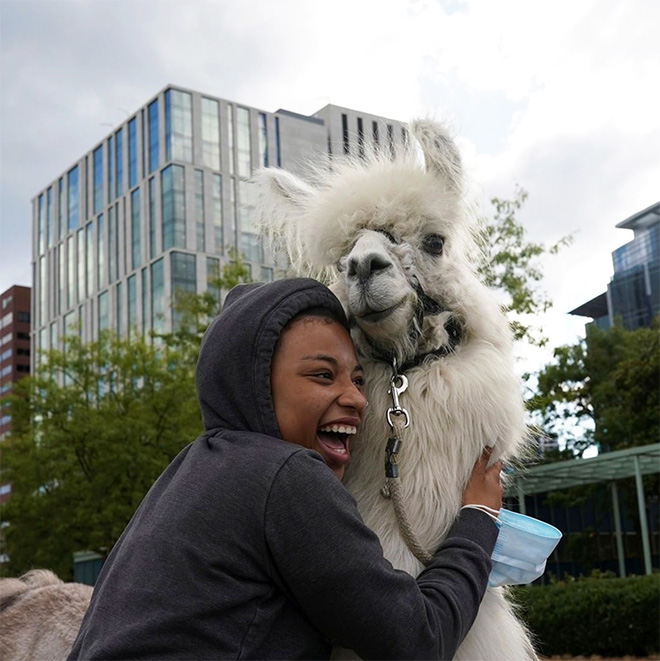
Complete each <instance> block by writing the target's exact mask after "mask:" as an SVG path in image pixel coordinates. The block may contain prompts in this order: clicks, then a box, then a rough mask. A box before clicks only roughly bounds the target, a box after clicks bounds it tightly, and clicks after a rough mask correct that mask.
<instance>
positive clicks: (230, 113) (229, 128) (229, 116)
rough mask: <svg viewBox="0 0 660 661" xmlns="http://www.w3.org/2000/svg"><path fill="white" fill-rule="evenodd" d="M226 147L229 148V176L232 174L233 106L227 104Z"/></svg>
mask: <svg viewBox="0 0 660 661" xmlns="http://www.w3.org/2000/svg"><path fill="white" fill-rule="evenodd" d="M227 147H228V148H229V174H234V106H232V105H231V104H230V103H228V104H227Z"/></svg>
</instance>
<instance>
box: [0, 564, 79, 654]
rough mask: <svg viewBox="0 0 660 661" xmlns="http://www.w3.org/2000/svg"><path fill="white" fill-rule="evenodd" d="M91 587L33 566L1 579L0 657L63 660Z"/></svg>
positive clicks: (67, 652)
mask: <svg viewBox="0 0 660 661" xmlns="http://www.w3.org/2000/svg"><path fill="white" fill-rule="evenodd" d="M91 595H92V588H91V587H90V586H89V585H82V584H81V583H64V582H62V581H61V580H60V579H59V578H57V576H55V574H53V572H51V571H47V570H44V569H34V570H32V571H30V572H28V573H27V574H25V575H24V576H22V577H21V578H3V579H0V659H7V660H9V659H11V660H12V661H32V660H33V659H40V660H43V661H62V659H66V657H67V656H68V655H69V652H70V651H71V648H72V647H73V643H74V641H75V639H76V636H77V635H78V629H79V628H80V624H81V622H82V619H83V616H84V615H85V611H86V610H87V607H88V605H89V600H90V598H91Z"/></svg>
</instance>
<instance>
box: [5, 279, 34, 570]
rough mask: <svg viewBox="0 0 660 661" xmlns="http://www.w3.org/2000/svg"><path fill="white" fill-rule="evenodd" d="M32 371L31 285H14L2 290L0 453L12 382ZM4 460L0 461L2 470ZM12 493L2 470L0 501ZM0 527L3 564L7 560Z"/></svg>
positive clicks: (8, 418)
mask: <svg viewBox="0 0 660 661" xmlns="http://www.w3.org/2000/svg"><path fill="white" fill-rule="evenodd" d="M29 373H30V288H29V287H21V286H20V285H14V286H13V287H10V288H9V289H7V290H6V291H4V292H3V293H2V294H0V453H1V452H2V447H1V444H2V440H3V439H4V438H5V437H6V436H7V435H8V434H9V432H10V431H11V409H10V408H9V407H7V406H5V404H6V402H7V397H8V396H9V394H10V393H11V390H12V386H13V384H14V383H16V381H18V380H19V379H20V378H21V377H23V376H26V375H27V374H29ZM1 467H2V461H0V471H1ZM10 494H11V485H10V484H9V483H8V482H7V481H6V480H4V479H3V478H2V473H1V472H0V505H2V504H3V503H5V502H6V501H7V499H8V498H9V496H10ZM2 549H3V537H2V530H0V564H2V563H4V562H6V561H7V558H6V555H5V554H4V552H3V550H2Z"/></svg>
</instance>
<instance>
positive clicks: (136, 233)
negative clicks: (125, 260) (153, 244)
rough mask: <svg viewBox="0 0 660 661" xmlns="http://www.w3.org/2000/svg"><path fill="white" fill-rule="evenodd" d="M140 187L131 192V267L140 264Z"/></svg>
mask: <svg viewBox="0 0 660 661" xmlns="http://www.w3.org/2000/svg"><path fill="white" fill-rule="evenodd" d="M140 263H141V260H140V189H139V188H136V189H135V190H134V191H133V192H132V193H131V269H132V270H134V269H136V268H138V267H139V266H140Z"/></svg>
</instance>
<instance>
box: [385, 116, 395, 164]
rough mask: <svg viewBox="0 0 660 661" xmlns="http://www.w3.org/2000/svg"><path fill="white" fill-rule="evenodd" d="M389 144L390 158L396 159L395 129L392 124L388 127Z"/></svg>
mask: <svg viewBox="0 0 660 661" xmlns="http://www.w3.org/2000/svg"><path fill="white" fill-rule="evenodd" d="M387 144H388V146H389V148H390V156H391V157H392V158H394V156H395V155H396V154H395V152H394V128H393V127H392V125H391V124H388V125H387Z"/></svg>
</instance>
